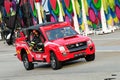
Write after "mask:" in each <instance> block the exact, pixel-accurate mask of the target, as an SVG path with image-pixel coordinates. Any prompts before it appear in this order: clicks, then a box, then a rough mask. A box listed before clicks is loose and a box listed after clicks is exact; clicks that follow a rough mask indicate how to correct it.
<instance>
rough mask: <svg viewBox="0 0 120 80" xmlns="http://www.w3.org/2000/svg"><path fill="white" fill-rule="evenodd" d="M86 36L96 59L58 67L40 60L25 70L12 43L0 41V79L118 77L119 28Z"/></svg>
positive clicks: (105, 79) (116, 79)
mask: <svg viewBox="0 0 120 80" xmlns="http://www.w3.org/2000/svg"><path fill="white" fill-rule="evenodd" d="M89 36H90V37H91V38H92V39H93V41H94V42H95V45H96V59H95V61H92V62H86V61H85V59H84V58H83V59H79V60H75V61H71V62H68V63H65V64H64V65H63V68H62V69H60V70H52V69H51V67H50V65H49V64H45V63H39V64H35V69H34V70H31V71H26V70H25V69H24V67H23V64H22V62H20V61H19V60H18V59H17V58H16V56H14V54H15V47H14V46H7V44H4V42H3V41H0V80H120V30H118V31H116V32H115V33H111V34H105V35H89Z"/></svg>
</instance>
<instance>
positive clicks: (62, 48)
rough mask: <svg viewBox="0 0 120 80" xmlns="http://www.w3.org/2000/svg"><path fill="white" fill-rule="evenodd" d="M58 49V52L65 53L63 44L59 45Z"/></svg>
mask: <svg viewBox="0 0 120 80" xmlns="http://www.w3.org/2000/svg"><path fill="white" fill-rule="evenodd" d="M59 50H60V52H61V53H62V54H63V55H66V51H65V48H64V46H60V47H59Z"/></svg>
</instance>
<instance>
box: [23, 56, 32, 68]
mask: <svg viewBox="0 0 120 80" xmlns="http://www.w3.org/2000/svg"><path fill="white" fill-rule="evenodd" d="M22 59H23V65H24V67H25V69H26V70H32V69H34V64H33V63H32V62H29V61H28V57H27V54H23V58H22Z"/></svg>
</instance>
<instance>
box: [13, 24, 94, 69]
mask: <svg viewBox="0 0 120 80" xmlns="http://www.w3.org/2000/svg"><path fill="white" fill-rule="evenodd" d="M35 35H38V36H37V37H36V38H35ZM15 46H16V53H17V54H16V55H17V58H18V59H19V60H20V61H23V64H24V67H25V69H26V70H32V69H33V68H34V63H35V62H47V63H49V64H50V65H51V67H52V69H54V70H57V69H60V68H61V67H62V63H63V62H65V61H69V60H74V59H78V58H85V59H86V61H93V60H94V59H95V45H94V43H93V41H92V40H91V38H89V37H87V36H82V35H80V34H78V33H77V32H76V31H75V30H74V28H73V27H72V26H71V25H70V24H69V23H67V22H58V23H56V22H55V23H44V24H38V25H35V26H31V27H28V28H23V29H22V30H21V31H20V34H19V37H17V38H16V41H15Z"/></svg>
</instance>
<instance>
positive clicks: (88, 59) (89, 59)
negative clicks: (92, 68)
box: [85, 53, 95, 61]
mask: <svg viewBox="0 0 120 80" xmlns="http://www.w3.org/2000/svg"><path fill="white" fill-rule="evenodd" d="M85 59H86V61H94V59H95V53H94V54H91V55H86V57H85Z"/></svg>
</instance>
